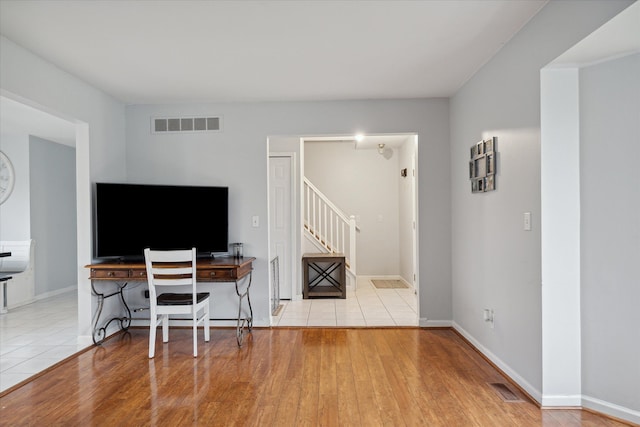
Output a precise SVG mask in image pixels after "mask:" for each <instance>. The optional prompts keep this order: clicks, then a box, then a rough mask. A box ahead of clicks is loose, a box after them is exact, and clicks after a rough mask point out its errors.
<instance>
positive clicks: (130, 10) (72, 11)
mask: <svg viewBox="0 0 640 427" xmlns="http://www.w3.org/2000/svg"><path fill="white" fill-rule="evenodd" d="M546 1H547V0H519V1H513V0H482V1H455V0H440V1H438V0H430V1H169V0H163V1H156V0H147V1H130V0H129V1H126V0H125V1H58V0H44V1H7V0H2V1H0V32H1V33H2V35H4V36H5V37H7V38H9V39H11V40H13V41H14V42H16V43H17V44H19V45H21V46H23V47H25V48H27V49H29V50H31V51H33V52H34V53H36V54H37V55H39V56H41V57H43V58H45V59H47V60H49V61H50V62H52V63H54V64H56V65H57V66H58V67H60V68H62V69H64V70H66V71H68V72H70V73H72V74H74V75H76V76H78V77H79V78H81V79H83V80H85V81H87V82H88V83H90V84H92V85H93V86H95V87H98V88H100V89H102V90H103V91H105V92H107V93H109V94H111V95H113V96H114V97H115V98H117V99H119V100H121V101H123V102H125V103H127V104H145V103H180V102H216V101H298V100H339V99H374V98H377V99H389V98H421V97H448V96H451V95H452V94H454V93H455V92H456V91H457V90H458V89H459V88H460V87H461V86H462V85H463V84H464V83H465V82H466V81H467V80H468V79H469V78H470V77H471V76H472V75H473V74H474V73H475V72H476V71H477V70H478V69H479V68H480V67H481V66H482V65H483V64H484V63H486V62H487V61H488V60H489V59H490V58H491V57H492V56H493V55H494V54H495V53H496V52H497V51H498V50H499V49H500V48H501V47H502V46H503V45H504V44H505V43H506V42H507V41H508V40H509V39H510V38H511V37H512V36H513V35H514V34H515V33H517V32H518V30H520V29H521V28H522V27H523V26H524V25H525V24H526V23H527V22H528V21H529V20H530V19H531V18H532V17H533V16H534V15H535V14H536V13H537V12H538V11H539V10H540V9H541V8H542V7H543V6H544V4H545V3H546ZM0 55H1V53H0Z"/></svg>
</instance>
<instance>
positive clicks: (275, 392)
mask: <svg viewBox="0 0 640 427" xmlns="http://www.w3.org/2000/svg"><path fill="white" fill-rule="evenodd" d="M211 332H212V333H211V342H209V343H205V342H204V341H203V339H202V332H200V335H199V342H198V346H199V348H198V357H197V358H193V356H192V346H191V331H190V329H172V330H171V334H170V342H169V343H168V344H162V343H161V342H160V337H159V341H158V343H157V349H156V357H155V359H151V360H150V359H148V358H147V351H148V347H147V346H148V341H147V340H148V331H147V330H146V329H132V330H130V331H129V332H128V333H125V334H122V335H118V336H116V337H114V338H112V339H110V340H108V341H106V342H105V343H104V345H102V346H100V347H94V348H92V349H90V350H89V351H86V352H84V353H82V354H80V355H78V356H77V357H74V358H71V359H70V360H67V361H66V362H64V363H63V364H62V365H60V366H58V367H56V368H54V369H51V370H49V371H48V372H46V373H44V374H43V375H41V376H40V377H38V378H36V379H35V380H33V381H31V382H29V383H28V384H26V385H24V386H22V387H20V388H18V389H15V390H13V391H11V392H9V393H7V394H5V395H4V396H2V397H0V408H1V409H0V420H1V423H0V424H2V425H7V426H17V425H65V426H80V425H81V426H88V425H109V426H112V425H135V426H143V425H152V426H165V425H166V426H183V425H206V426H209V425H211V426H231V425H238V426H245V425H247V426H303V425H306V426H332V425H340V426H381V425H388V426H418V425H421V426H580V425H589V426H622V425H624V424H622V423H619V422H616V421H614V420H611V419H607V418H604V417H600V416H598V415H595V414H592V413H589V412H585V411H579V410H540V409H539V408H538V407H537V406H536V405H535V404H533V403H531V402H530V401H529V400H527V399H526V397H525V396H522V394H521V393H520V392H519V391H518V390H517V389H516V388H515V387H512V386H510V388H511V389H512V390H513V391H515V393H516V394H518V396H520V397H521V398H522V399H523V401H521V402H518V403H507V402H505V401H503V400H502V398H501V397H500V396H499V395H498V394H497V393H496V392H495V391H494V390H493V389H492V388H491V387H490V386H489V384H488V383H492V382H505V383H506V380H505V378H503V377H502V376H501V375H500V373H498V372H497V371H496V370H495V369H494V368H493V367H491V366H490V365H489V364H488V363H487V362H486V361H485V360H484V359H483V358H482V357H481V356H480V355H478V354H477V353H476V352H475V351H474V350H473V349H472V348H471V347H469V346H468V345H467V344H466V343H465V342H464V341H463V340H462V339H461V338H460V337H459V336H458V335H456V334H455V333H454V332H453V331H451V330H422V329H418V328H405V329H337V328H331V329H311V328H306V329H284V328H283V329H254V331H253V333H252V334H251V335H249V336H248V338H246V340H245V343H244V345H243V347H242V348H238V347H237V345H236V338H235V330H233V329H213V330H212V331H211ZM159 336H161V334H159Z"/></svg>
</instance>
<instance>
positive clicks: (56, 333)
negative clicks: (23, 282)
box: [0, 291, 83, 391]
mask: <svg viewBox="0 0 640 427" xmlns="http://www.w3.org/2000/svg"><path fill="white" fill-rule="evenodd" d="M77 336H78V296H77V292H76V291H70V292H65V293H64V294H60V295H57V296H54V297H51V298H48V299H46V300H41V301H36V302H34V303H32V304H28V305H25V306H22V307H18V308H14V309H12V310H9V312H8V313H5V314H1V315H0V391H2V390H6V389H8V388H10V387H12V386H13V385H15V384H17V383H19V382H21V381H23V380H25V379H27V378H29V377H30V376H32V375H34V374H36V373H38V372H40V371H42V370H44V369H46V368H48V367H49V366H51V365H54V364H55V363H57V362H59V361H61V360H63V359H65V358H67V357H69V356H71V355H72V354H74V353H76V352H78V351H79V350H81V349H82V348H83V347H82V346H78V345H77Z"/></svg>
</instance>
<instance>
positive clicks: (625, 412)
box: [582, 395, 640, 424]
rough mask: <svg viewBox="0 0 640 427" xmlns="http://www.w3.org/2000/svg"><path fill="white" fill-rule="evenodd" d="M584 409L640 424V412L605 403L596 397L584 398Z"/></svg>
mask: <svg viewBox="0 0 640 427" xmlns="http://www.w3.org/2000/svg"><path fill="white" fill-rule="evenodd" d="M582 407H583V408H587V409H591V410H592V411H596V412H600V413H601V414H605V415H609V416H612V417H616V418H619V419H621V420H625V421H629V422H632V423H634V424H640V411H635V410H633V409H629V408H625V407H624V406H619V405H616V404H614V403H609V402H605V401H604V400H600V399H596V398H595V397H590V396H584V395H583V396H582Z"/></svg>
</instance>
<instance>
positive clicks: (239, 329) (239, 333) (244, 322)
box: [236, 272, 253, 347]
mask: <svg viewBox="0 0 640 427" xmlns="http://www.w3.org/2000/svg"><path fill="white" fill-rule="evenodd" d="M251 276H252V273H251V272H250V273H249V275H248V276H245V278H244V280H245V281H248V283H247V287H246V289H245V290H244V292H240V288H239V286H238V282H239V281H238V280H236V295H238V324H237V326H236V340H237V341H238V347H241V346H242V341H243V339H244V333H245V332H244V328H245V326H246V327H247V329H248V330H249V332H251V329H252V328H253V308H252V307H251V297H250V296H249V289H250V288H251ZM245 297H246V298H247V304H248V305H249V317H242V300H243V299H244V298H245Z"/></svg>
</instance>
